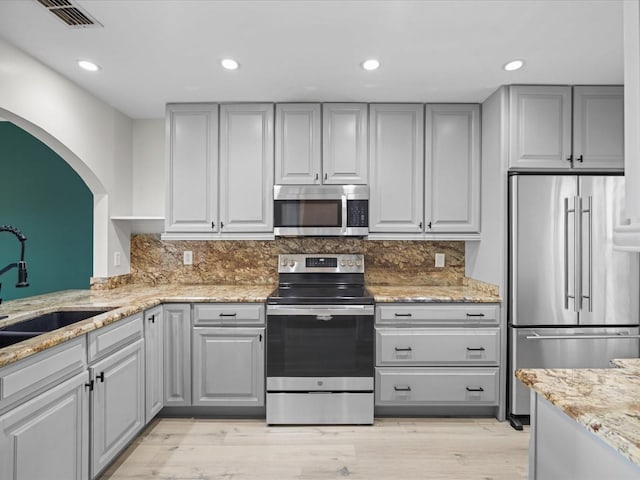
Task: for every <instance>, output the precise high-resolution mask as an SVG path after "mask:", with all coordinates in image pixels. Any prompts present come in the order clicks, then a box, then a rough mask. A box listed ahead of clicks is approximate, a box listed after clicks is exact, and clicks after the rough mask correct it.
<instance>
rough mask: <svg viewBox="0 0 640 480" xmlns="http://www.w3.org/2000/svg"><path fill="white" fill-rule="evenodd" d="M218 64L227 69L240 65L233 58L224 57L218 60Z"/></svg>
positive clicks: (236, 67)
mask: <svg viewBox="0 0 640 480" xmlns="http://www.w3.org/2000/svg"><path fill="white" fill-rule="evenodd" d="M220 65H222V68H225V69H227V70H237V69H238V67H239V66H240V64H239V63H238V62H236V61H235V60H234V59H233V58H224V59H223V60H222V61H221V62H220Z"/></svg>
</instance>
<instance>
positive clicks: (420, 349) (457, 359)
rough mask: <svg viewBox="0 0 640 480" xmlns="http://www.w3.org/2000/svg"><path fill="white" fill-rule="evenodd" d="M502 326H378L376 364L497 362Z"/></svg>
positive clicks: (480, 363) (479, 363)
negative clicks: (455, 327)
mask: <svg viewBox="0 0 640 480" xmlns="http://www.w3.org/2000/svg"><path fill="white" fill-rule="evenodd" d="M499 345H500V329H499V328H457V329H454V328H376V365H377V366H392V365H416V366H417V365H497V364H498V360H499V358H500V356H499V351H500V350H499Z"/></svg>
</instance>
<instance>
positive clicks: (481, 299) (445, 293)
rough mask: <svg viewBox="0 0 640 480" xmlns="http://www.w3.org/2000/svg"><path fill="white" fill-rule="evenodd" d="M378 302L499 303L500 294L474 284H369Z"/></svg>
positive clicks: (370, 290)
mask: <svg viewBox="0 0 640 480" xmlns="http://www.w3.org/2000/svg"><path fill="white" fill-rule="evenodd" d="M367 289H368V290H369V292H371V294H372V295H373V297H374V299H375V301H376V302H378V303H391V302H393V303H395V302H474V303H475V302H477V303H499V302H500V301H501V299H500V296H499V295H496V294H495V293H493V292H490V291H487V290H485V289H481V288H478V287H474V286H428V285H405V286H394V285H388V286H387V285H367Z"/></svg>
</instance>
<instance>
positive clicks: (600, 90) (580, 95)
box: [573, 86, 624, 168]
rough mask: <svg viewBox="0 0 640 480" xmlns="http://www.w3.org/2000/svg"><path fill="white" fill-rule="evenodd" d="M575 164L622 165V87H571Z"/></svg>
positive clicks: (590, 166)
mask: <svg viewBox="0 0 640 480" xmlns="http://www.w3.org/2000/svg"><path fill="white" fill-rule="evenodd" d="M573 158H574V166H575V167H576V168H624V92H623V87H618V86H595V87H574V88H573Z"/></svg>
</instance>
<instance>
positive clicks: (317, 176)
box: [316, 173, 320, 181]
mask: <svg viewBox="0 0 640 480" xmlns="http://www.w3.org/2000/svg"><path fill="white" fill-rule="evenodd" d="M318 178H320V175H318V174H317V173H316V181H317V180H318Z"/></svg>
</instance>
